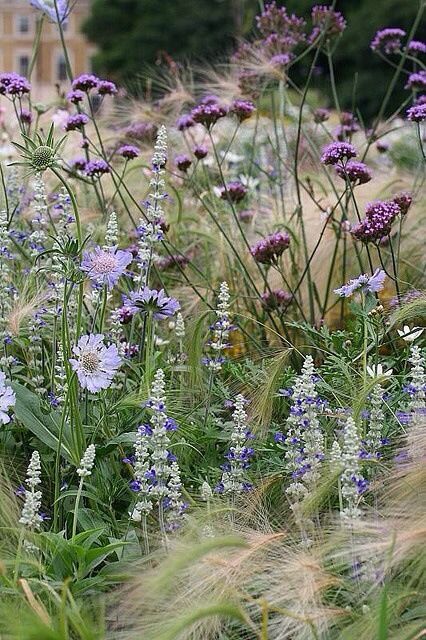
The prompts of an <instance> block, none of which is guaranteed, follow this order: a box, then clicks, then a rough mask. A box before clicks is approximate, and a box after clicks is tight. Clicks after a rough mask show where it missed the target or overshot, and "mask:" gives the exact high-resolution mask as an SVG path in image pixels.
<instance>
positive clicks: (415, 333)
mask: <svg viewBox="0 0 426 640" xmlns="http://www.w3.org/2000/svg"><path fill="white" fill-rule="evenodd" d="M397 331H398V335H399V337H400V338H402V339H403V340H405V342H414V340H417V338H419V337H420V336H421V335H422V333H423V331H424V329H421V328H420V327H413V328H412V329H410V327H409V326H408V325H407V324H405V325H404V326H403V328H402V329H397Z"/></svg>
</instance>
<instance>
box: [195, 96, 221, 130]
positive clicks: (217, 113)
mask: <svg viewBox="0 0 426 640" xmlns="http://www.w3.org/2000/svg"><path fill="white" fill-rule="evenodd" d="M227 112H228V110H227V108H226V107H225V106H223V105H220V104H218V103H217V102H208V103H205V102H202V103H201V104H199V105H198V106H197V107H194V108H193V109H192V111H191V118H192V120H193V121H194V122H198V123H200V124H202V125H204V126H205V127H206V128H207V129H210V128H211V127H212V126H213V125H214V124H216V122H217V121H218V120H219V119H220V118H223V117H224V116H226V114H227Z"/></svg>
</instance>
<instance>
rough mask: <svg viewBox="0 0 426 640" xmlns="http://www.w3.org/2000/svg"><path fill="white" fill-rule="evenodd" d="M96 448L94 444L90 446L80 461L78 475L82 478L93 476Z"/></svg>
mask: <svg viewBox="0 0 426 640" xmlns="http://www.w3.org/2000/svg"><path fill="white" fill-rule="evenodd" d="M95 456H96V447H95V445H94V444H89V446H88V447H87V449H86V451H85V452H84V454H83V457H82V459H81V460H80V466H79V468H78V469H77V475H78V476H80V478H87V477H88V476H91V475H92V469H93V465H94V464H95Z"/></svg>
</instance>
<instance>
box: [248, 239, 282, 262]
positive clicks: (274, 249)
mask: <svg viewBox="0 0 426 640" xmlns="http://www.w3.org/2000/svg"><path fill="white" fill-rule="evenodd" d="M289 245H290V236H289V235H288V233H286V232H285V231H276V232H275V233H272V234H271V235H269V236H266V238H263V239H262V240H259V241H258V242H256V243H255V244H254V245H252V247H251V248H250V253H251V255H252V256H253V258H254V259H255V260H256V262H260V263H261V264H273V263H275V262H276V261H277V260H278V258H279V257H280V256H281V255H282V253H283V252H284V251H285V249H288V247H289Z"/></svg>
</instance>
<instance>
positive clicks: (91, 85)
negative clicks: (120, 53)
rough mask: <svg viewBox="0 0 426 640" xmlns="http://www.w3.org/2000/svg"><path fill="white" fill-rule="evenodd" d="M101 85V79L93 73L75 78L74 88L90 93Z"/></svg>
mask: <svg viewBox="0 0 426 640" xmlns="http://www.w3.org/2000/svg"><path fill="white" fill-rule="evenodd" d="M98 84H99V78H98V77H96V76H95V75H93V74H91V73H83V74H82V75H81V76H78V78H75V79H74V80H73V83H72V88H73V89H74V90H75V89H78V90H80V91H90V90H91V89H96V88H97V86H98Z"/></svg>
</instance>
